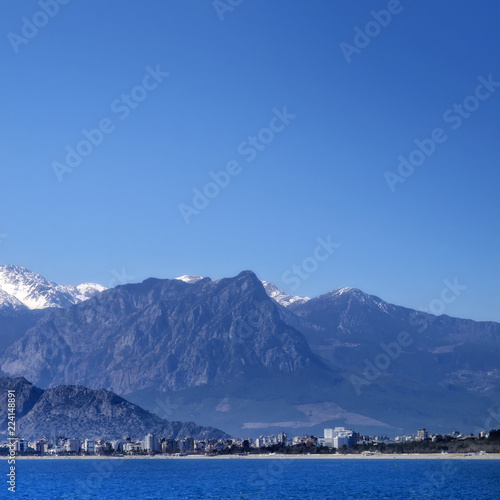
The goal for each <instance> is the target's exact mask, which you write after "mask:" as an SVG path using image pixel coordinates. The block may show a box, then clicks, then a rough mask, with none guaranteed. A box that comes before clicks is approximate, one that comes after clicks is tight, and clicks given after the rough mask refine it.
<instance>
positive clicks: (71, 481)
mask: <svg viewBox="0 0 500 500" xmlns="http://www.w3.org/2000/svg"><path fill="white" fill-rule="evenodd" d="M0 463H1V464H2V466H3V469H7V464H6V460H5V461H3V460H2V462H0ZM15 472H16V479H15V482H16V487H15V493H13V492H10V491H8V489H7V487H8V483H6V482H4V484H3V485H2V489H1V491H0V498H12V499H14V498H15V499H20V498H26V499H41V500H42V499H43V500H51V499H82V500H83V499H104V500H114V499H134V500H146V499H151V500H153V499H239V500H254V499H266V500H274V499H297V500H304V499H314V500H317V499H370V500H371V499H427V498H429V499H454V500H456V499H478V500H479V499H480V500H488V499H490V500H498V499H500V460H467V459H461V460H453V459H415V460H410V459H397V458H394V459H314V458H312V459H299V458H298V459H291V458H286V459H280V458H259V459H245V458H240V459H238V458H234V459H189V458H188V459H184V458H180V459H147V458H146V459H139V458H137V459H102V460H101V459H87V460H85V459H53V460H16V471H15ZM2 475H3V474H2ZM3 477H4V478H5V477H6V476H5V475H3Z"/></svg>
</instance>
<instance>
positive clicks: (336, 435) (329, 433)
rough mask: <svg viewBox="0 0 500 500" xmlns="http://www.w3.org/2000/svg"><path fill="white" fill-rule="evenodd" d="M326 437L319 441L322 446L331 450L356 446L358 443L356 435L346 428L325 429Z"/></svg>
mask: <svg viewBox="0 0 500 500" xmlns="http://www.w3.org/2000/svg"><path fill="white" fill-rule="evenodd" d="M323 435H324V437H323V438H320V439H319V442H320V444H322V445H323V446H328V447H330V448H337V449H339V448H342V446H344V445H345V446H346V447H349V446H354V445H355V444H356V442H357V438H356V436H357V435H356V434H355V433H354V432H353V431H352V430H351V429H347V428H346V427H335V428H334V429H325V430H324V434H323Z"/></svg>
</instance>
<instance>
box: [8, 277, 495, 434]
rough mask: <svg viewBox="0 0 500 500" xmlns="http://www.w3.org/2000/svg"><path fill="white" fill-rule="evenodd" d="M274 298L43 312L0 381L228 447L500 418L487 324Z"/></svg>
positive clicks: (155, 287)
mask: <svg viewBox="0 0 500 500" xmlns="http://www.w3.org/2000/svg"><path fill="white" fill-rule="evenodd" d="M265 286H266V288H267V290H266V288H265ZM275 293H276V291H275V289H274V288H273V287H272V286H270V284H267V285H263V284H262V282H260V281H259V279H258V278H257V277H256V276H255V275H254V274H253V273H251V272H249V271H246V272H243V273H240V274H239V275H238V276H236V277H234V278H226V279H221V280H216V281H212V280H210V279H209V278H200V277H189V276H184V277H181V278H179V279H175V280H158V279H148V280H146V281H144V282H143V283H139V284H130V285H124V286H118V287H116V288H115V289H112V290H106V291H104V292H102V293H100V294H98V295H96V296H95V297H93V298H91V299H90V300H87V301H85V302H82V303H80V304H77V305H75V306H73V307H71V308H68V309H56V310H46V311H45V313H44V315H43V316H42V317H41V318H39V320H38V322H37V323H36V324H35V325H34V326H33V327H32V328H30V329H29V330H28V331H27V333H26V334H25V336H24V337H23V338H22V339H21V340H19V341H17V342H14V344H12V345H11V346H10V347H9V348H8V349H7V351H6V352H5V353H4V354H3V355H2V356H1V357H0V367H1V369H2V370H3V371H4V372H5V373H6V374H8V375H10V376H26V377H28V378H29V379H31V380H33V381H34V382H35V383H37V384H38V385H41V386H42V387H54V386H56V385H60V384H83V385H85V386H88V387H92V388H100V387H105V388H106V389H109V390H113V391H115V392H117V393H119V394H121V395H122V396H126V397H127V398H128V399H129V400H131V401H133V402H134V403H136V404H139V405H141V406H143V407H145V408H147V409H149V410H151V411H153V412H155V413H157V414H158V415H160V416H162V417H165V418H168V419H171V418H176V419H179V420H195V421H197V422H199V423H201V424H203V425H213V426H216V427H219V428H223V429H224V430H227V431H229V432H231V433H232V434H233V435H248V434H250V435H252V434H257V435H258V434H261V433H263V432H266V433H270V432H274V431H278V430H280V429H281V430H288V431H289V432H294V433H299V432H316V433H317V434H320V433H321V432H322V430H321V429H322V428H323V427H324V426H331V425H350V426H353V427H356V428H357V429H358V430H360V431H362V432H372V433H388V432H389V429H392V432H394V433H395V432H400V431H401V430H402V429H404V430H405V431H408V432H410V431H412V430H414V428H418V427H428V428H430V427H431V428H434V429H436V431H449V430H450V427H454V428H460V429H461V430H466V429H469V430H471V431H472V430H473V429H477V428H481V427H484V423H485V421H486V420H487V418H488V415H489V413H488V412H489V411H490V410H491V409H492V408H493V409H494V408H496V407H497V406H498V403H497V402H498V401H499V396H500V364H499V361H498V360H499V359H500V325H499V324H498V323H493V322H474V321H470V320H462V319H457V318H450V317H448V316H445V315H442V316H433V315H431V314H427V313H423V312H418V311H414V310H411V309H408V308H404V307H399V306H396V305H392V304H388V303H386V302H384V301H383V300H381V299H380V298H378V297H374V296H371V295H368V294H365V293H363V292H362V291H360V290H357V289H354V288H341V289H338V290H334V291H332V292H329V293H327V294H324V295H322V296H320V297H316V298H313V299H309V300H293V301H292V300H288V299H283V300H281V299H282V297H281V298H280V300H278V299H277V298H276V297H277V296H276V295H275ZM273 294H274V296H275V298H271V297H272V296H273ZM275 299H276V300H275ZM280 302H281V303H280ZM31 312H33V311H31ZM464 426H465V427H464ZM467 426H468V427H467Z"/></svg>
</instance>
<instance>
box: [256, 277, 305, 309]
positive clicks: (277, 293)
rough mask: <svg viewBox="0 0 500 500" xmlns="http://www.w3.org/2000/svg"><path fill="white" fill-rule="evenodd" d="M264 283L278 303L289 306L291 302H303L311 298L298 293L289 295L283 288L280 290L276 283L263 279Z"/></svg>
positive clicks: (267, 290) (266, 289)
mask: <svg viewBox="0 0 500 500" xmlns="http://www.w3.org/2000/svg"><path fill="white" fill-rule="evenodd" d="M262 284H263V285H264V289H265V291H266V293H267V295H269V297H271V298H272V299H274V300H275V301H276V302H278V304H281V305H282V306H285V307H288V306H289V305H290V304H294V303H296V304H303V303H304V302H307V301H308V300H311V299H310V298H309V297H299V296H297V295H288V294H286V293H285V292H284V291H283V290H280V289H279V288H278V287H277V286H276V285H275V284H274V283H270V282H269V281H262Z"/></svg>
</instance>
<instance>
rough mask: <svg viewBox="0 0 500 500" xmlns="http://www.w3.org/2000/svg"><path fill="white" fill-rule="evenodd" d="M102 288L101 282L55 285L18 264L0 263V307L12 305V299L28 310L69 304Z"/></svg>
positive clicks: (80, 300)
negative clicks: (7, 264) (0, 293)
mask: <svg viewBox="0 0 500 500" xmlns="http://www.w3.org/2000/svg"><path fill="white" fill-rule="evenodd" d="M103 290H106V288H105V287H103V286H102V285H98V284H95V283H83V284H81V285H75V286H73V285H58V284H57V283H54V282H53V281H48V280H46V279H45V278H44V277H43V276H41V275H40V274H36V273H34V272H32V271H29V270H28V269H25V268H24V267H21V266H4V265H0V291H1V292H3V293H2V295H0V306H2V307H4V306H6V305H7V304H11V305H12V304H13V303H14V304H16V302H13V299H15V300H17V302H20V303H21V304H24V305H25V306H26V307H28V308H29V309H45V308H47V307H69V306H71V305H73V304H78V303H79V302H83V301H84V300H87V299H89V298H90V297H92V296H93V295H95V294H97V293H99V292H102V291H103Z"/></svg>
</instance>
